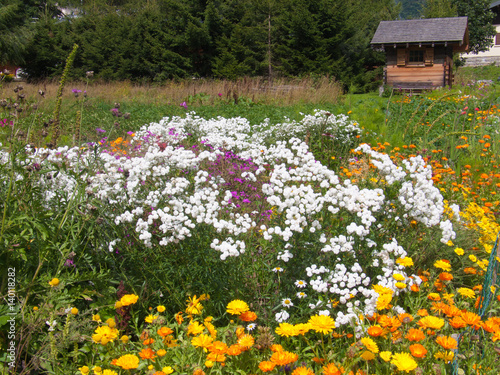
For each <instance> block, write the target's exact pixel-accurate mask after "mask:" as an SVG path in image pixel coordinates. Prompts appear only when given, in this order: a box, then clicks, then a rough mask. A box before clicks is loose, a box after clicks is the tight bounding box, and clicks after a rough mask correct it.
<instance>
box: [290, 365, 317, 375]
mask: <svg viewBox="0 0 500 375" xmlns="http://www.w3.org/2000/svg"><path fill="white" fill-rule="evenodd" d="M292 375H314V371H313V370H311V369H310V368H307V367H305V366H300V367H297V368H296V369H295V370H293V372H292Z"/></svg>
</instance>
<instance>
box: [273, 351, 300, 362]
mask: <svg viewBox="0 0 500 375" xmlns="http://www.w3.org/2000/svg"><path fill="white" fill-rule="evenodd" d="M270 359H271V361H272V362H274V363H276V364H277V365H278V366H285V365H288V364H290V363H293V362H295V361H296V360H298V359H299V356H298V354H295V353H291V352H287V351H282V352H275V353H273V355H272V356H271V358H270Z"/></svg>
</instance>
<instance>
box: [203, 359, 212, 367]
mask: <svg viewBox="0 0 500 375" xmlns="http://www.w3.org/2000/svg"><path fill="white" fill-rule="evenodd" d="M205 367H207V368H211V367H214V362H213V361H210V360H206V361H205Z"/></svg>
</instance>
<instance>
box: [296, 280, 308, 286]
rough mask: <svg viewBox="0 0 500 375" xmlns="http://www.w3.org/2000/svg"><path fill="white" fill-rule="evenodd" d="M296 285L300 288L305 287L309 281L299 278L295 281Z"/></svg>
mask: <svg viewBox="0 0 500 375" xmlns="http://www.w3.org/2000/svg"><path fill="white" fill-rule="evenodd" d="M295 286H296V287H298V288H305V287H306V286H307V282H305V281H304V280H297V281H296V282H295Z"/></svg>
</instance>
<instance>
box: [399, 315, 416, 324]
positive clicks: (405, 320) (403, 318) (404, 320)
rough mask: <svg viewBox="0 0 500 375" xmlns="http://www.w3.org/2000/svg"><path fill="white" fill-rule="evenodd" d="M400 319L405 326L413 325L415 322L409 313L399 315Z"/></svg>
mask: <svg viewBox="0 0 500 375" xmlns="http://www.w3.org/2000/svg"><path fill="white" fill-rule="evenodd" d="M398 319H399V321H400V322H401V323H405V324H408V323H411V322H413V316H411V315H410V314H408V313H402V314H399V315H398Z"/></svg>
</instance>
